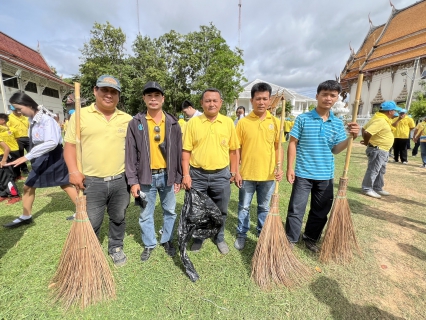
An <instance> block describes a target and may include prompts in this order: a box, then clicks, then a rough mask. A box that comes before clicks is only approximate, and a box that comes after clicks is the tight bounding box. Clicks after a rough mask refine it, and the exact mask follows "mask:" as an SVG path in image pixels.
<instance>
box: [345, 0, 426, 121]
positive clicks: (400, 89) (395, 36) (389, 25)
mask: <svg viewBox="0 0 426 320" xmlns="http://www.w3.org/2000/svg"><path fill="white" fill-rule="evenodd" d="M390 5H391V9H392V12H391V14H390V16H389V19H388V21H387V22H386V23H385V24H382V25H379V26H374V25H373V23H372V22H371V20H370V30H369V31H368V33H367V35H366V37H365V39H364V42H363V43H362V44H361V46H360V48H359V50H358V51H357V52H356V53H355V51H354V50H353V49H352V48H351V54H350V56H349V59H348V61H347V63H346V65H345V67H344V69H343V71H342V73H341V74H340V82H341V84H342V87H343V90H344V93H346V94H349V95H350V100H349V105H350V106H353V104H354V100H355V92H356V87H357V82H358V74H359V72H360V71H361V72H363V73H364V82H363V86H362V92H361V100H360V106H359V111H358V114H359V115H360V116H369V115H371V114H373V113H375V112H376V110H377V109H378V108H379V106H380V104H381V103H382V102H383V101H385V100H394V101H395V102H396V103H397V104H399V105H403V104H405V103H406V101H407V98H408V96H409V92H410V90H411V85H412V79H413V78H414V84H413V91H416V90H420V85H419V80H420V78H421V75H422V74H423V73H424V72H425V71H426V18H425V17H426V0H421V1H417V2H416V3H414V4H412V5H410V6H408V7H406V8H403V9H396V8H395V6H394V5H393V4H392V2H390ZM416 60H418V62H417V63H415V61H416Z"/></svg>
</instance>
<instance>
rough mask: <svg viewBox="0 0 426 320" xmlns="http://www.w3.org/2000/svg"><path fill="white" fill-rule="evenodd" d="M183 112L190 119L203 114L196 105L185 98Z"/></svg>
mask: <svg viewBox="0 0 426 320" xmlns="http://www.w3.org/2000/svg"><path fill="white" fill-rule="evenodd" d="M182 112H183V113H184V114H185V115H186V117H187V118H188V119H191V118H193V117H197V116H201V115H202V114H203V113H202V112H200V111H198V110H197V109H194V105H193V104H192V102H191V101H189V100H185V101H184V102H183V103H182Z"/></svg>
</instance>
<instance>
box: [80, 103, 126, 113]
mask: <svg viewBox="0 0 426 320" xmlns="http://www.w3.org/2000/svg"><path fill="white" fill-rule="evenodd" d="M88 108H89V112H92V113H94V112H97V113H100V114H102V112H100V111H99V110H98V109H96V106H95V103H94V102H93V103H92V104H91V105H90V106H88ZM114 114H117V115H118V114H123V111H121V110H119V109H117V108H115V111H114Z"/></svg>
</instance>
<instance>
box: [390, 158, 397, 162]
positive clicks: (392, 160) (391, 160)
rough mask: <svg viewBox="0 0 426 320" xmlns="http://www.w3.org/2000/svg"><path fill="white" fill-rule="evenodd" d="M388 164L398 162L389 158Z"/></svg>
mask: <svg viewBox="0 0 426 320" xmlns="http://www.w3.org/2000/svg"><path fill="white" fill-rule="evenodd" d="M388 162H398V161H395V160H394V159H390V158H389V160H388Z"/></svg>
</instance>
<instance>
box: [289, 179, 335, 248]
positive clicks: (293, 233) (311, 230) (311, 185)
mask: <svg viewBox="0 0 426 320" xmlns="http://www.w3.org/2000/svg"><path fill="white" fill-rule="evenodd" d="M309 194H310V195H311V208H310V210H309V215H308V221H307V222H306V226H305V232H304V234H303V236H304V238H308V239H310V240H313V241H318V240H319V239H320V237H321V233H322V230H323V229H324V226H325V224H326V223H327V214H328V213H329V212H330V209H331V206H332V204H333V179H330V180H313V179H305V178H300V177H296V179H295V181H294V183H293V189H292V191H291V197H290V203H289V205H288V213H287V220H286V226H285V230H286V233H287V237H288V239H289V241H290V242H292V243H295V242H297V241H298V240H299V237H300V231H301V229H302V222H303V216H304V215H305V211H306V205H307V203H308V198H309Z"/></svg>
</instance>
